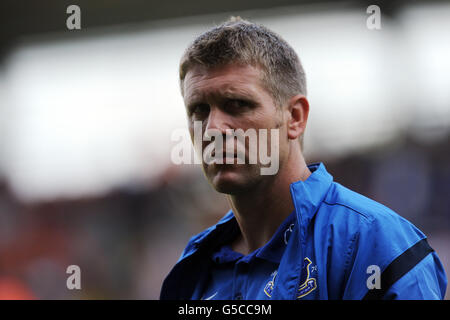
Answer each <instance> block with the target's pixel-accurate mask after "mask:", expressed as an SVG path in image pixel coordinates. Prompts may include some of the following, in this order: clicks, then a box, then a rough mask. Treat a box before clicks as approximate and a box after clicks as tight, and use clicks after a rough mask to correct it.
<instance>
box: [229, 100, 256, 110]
mask: <svg viewBox="0 0 450 320" xmlns="http://www.w3.org/2000/svg"><path fill="white" fill-rule="evenodd" d="M248 107H250V103H249V102H248V101H245V100H241V99H230V100H227V101H226V103H225V108H226V109H227V110H229V111H241V110H242V109H244V108H248Z"/></svg>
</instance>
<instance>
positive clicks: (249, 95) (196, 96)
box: [185, 87, 258, 107]
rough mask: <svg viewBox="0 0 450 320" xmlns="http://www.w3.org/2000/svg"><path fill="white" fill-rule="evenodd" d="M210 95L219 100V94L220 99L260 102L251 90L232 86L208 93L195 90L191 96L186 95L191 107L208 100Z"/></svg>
mask: <svg viewBox="0 0 450 320" xmlns="http://www.w3.org/2000/svg"><path fill="white" fill-rule="evenodd" d="M205 96H206V97H205ZM208 96H213V99H215V100H217V96H219V97H220V100H224V99H235V100H251V101H254V102H258V99H257V98H256V97H255V94H254V93H253V92H252V91H251V90H248V89H244V88H235V87H234V88H233V87H231V88H229V89H226V90H225V91H220V92H219V93H218V92H213V93H209V94H206V95H205V94H203V93H198V92H194V93H193V94H192V95H190V96H185V97H186V98H185V103H186V106H187V107H189V106H192V105H195V104H198V103H201V102H203V101H205V100H207V99H208V98H209V97H208Z"/></svg>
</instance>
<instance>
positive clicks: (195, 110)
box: [189, 103, 209, 117]
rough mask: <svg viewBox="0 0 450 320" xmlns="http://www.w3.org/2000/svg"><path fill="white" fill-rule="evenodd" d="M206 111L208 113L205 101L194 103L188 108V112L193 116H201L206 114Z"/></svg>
mask: <svg viewBox="0 0 450 320" xmlns="http://www.w3.org/2000/svg"><path fill="white" fill-rule="evenodd" d="M208 113H209V105H207V104H206V103H199V104H196V105H194V106H192V108H190V109H189V114H190V115H191V116H192V115H193V116H195V117H201V116H204V115H207V114H208Z"/></svg>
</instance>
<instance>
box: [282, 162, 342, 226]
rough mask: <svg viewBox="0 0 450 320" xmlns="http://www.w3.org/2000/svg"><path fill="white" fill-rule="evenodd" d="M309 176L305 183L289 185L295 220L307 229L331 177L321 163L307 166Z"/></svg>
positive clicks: (326, 190) (299, 182)
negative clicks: (295, 214)
mask: <svg viewBox="0 0 450 320" xmlns="http://www.w3.org/2000/svg"><path fill="white" fill-rule="evenodd" d="M308 168H309V170H310V171H311V175H310V176H309V177H308V179H306V180H305V181H301V180H300V181H297V182H294V183H291V185H290V190H291V197H292V202H293V203H294V207H295V211H296V213H297V219H298V220H299V223H300V225H301V226H302V227H307V226H308V224H309V221H311V219H312V218H313V217H314V215H315V214H316V212H317V210H318V208H319V206H320V204H321V203H322V201H323V200H324V199H325V197H326V195H327V192H328V189H329V188H330V186H331V183H332V181H333V177H332V176H331V175H330V174H329V173H328V172H327V170H326V169H325V166H324V164H323V163H322V162H320V163H314V164H311V165H309V166H308Z"/></svg>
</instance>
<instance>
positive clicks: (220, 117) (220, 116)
mask: <svg viewBox="0 0 450 320" xmlns="http://www.w3.org/2000/svg"><path fill="white" fill-rule="evenodd" d="M227 129H232V126H231V121H230V118H229V116H228V115H227V114H226V113H225V112H223V111H222V110H220V109H219V108H214V107H212V108H211V110H210V112H209V115H208V118H207V120H206V127H205V131H206V134H208V131H211V130H213V131H220V133H222V134H223V135H225V134H226V130H227Z"/></svg>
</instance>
